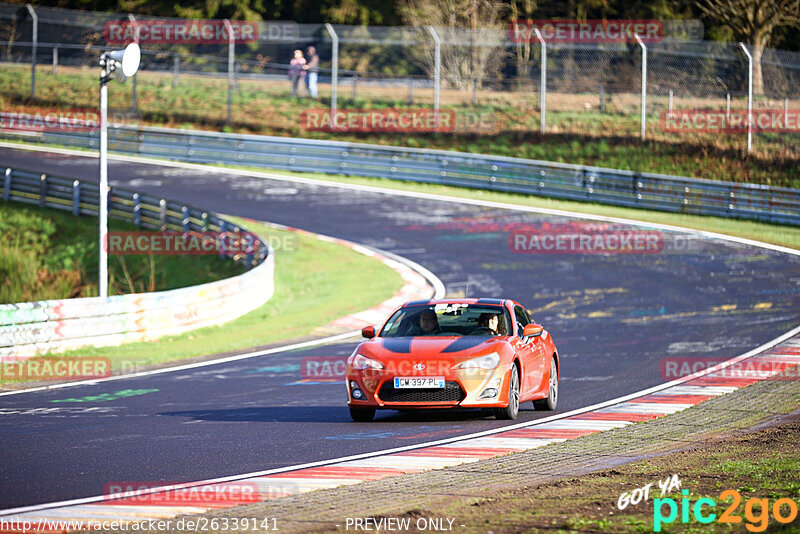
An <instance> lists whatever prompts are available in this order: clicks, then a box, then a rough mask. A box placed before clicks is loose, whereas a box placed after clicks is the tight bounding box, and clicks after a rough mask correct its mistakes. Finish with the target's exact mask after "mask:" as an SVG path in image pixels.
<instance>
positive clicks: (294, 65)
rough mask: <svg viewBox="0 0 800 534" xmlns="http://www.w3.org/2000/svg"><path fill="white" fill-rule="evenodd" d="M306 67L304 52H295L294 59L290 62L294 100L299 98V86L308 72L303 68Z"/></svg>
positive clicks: (290, 77) (290, 78)
mask: <svg viewBox="0 0 800 534" xmlns="http://www.w3.org/2000/svg"><path fill="white" fill-rule="evenodd" d="M305 65H306V58H304V57H303V51H302V50H295V51H294V57H293V58H292V60H291V61H289V80H291V82H292V98H294V97H295V96H297V84H298V82H299V81H300V78H304V77H305V75H306V71H305V70H303V68H304V67H305Z"/></svg>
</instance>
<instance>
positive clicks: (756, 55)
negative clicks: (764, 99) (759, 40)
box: [753, 45, 764, 95]
mask: <svg viewBox="0 0 800 534" xmlns="http://www.w3.org/2000/svg"><path fill="white" fill-rule="evenodd" d="M763 54H764V48H763V47H761V46H760V45H755V46H753V94H754V95H763V94H764V74H763V72H762V71H761V56H762V55H763Z"/></svg>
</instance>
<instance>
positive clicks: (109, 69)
mask: <svg viewBox="0 0 800 534" xmlns="http://www.w3.org/2000/svg"><path fill="white" fill-rule="evenodd" d="M140 60H141V51H140V50H139V45H138V44H136V43H131V44H129V45H128V46H127V47H126V48H125V50H116V51H114V52H106V53H104V54H103V55H102V56H100V66H101V67H102V69H103V70H102V71H101V72H100V191H99V195H100V198H99V200H100V202H99V206H100V209H99V213H98V218H99V219H100V250H99V256H100V264H99V268H98V286H99V287H98V293H99V295H100V296H101V297H102V298H106V297H108V250H107V249H106V241H107V239H106V237H107V235H108V87H107V85H108V82H110V81H111V79H112V78H114V77H116V78H117V80H118V81H120V82H124V81H125V80H126V79H128V78H130V77H131V76H133V75H134V74H136V71H137V70H139V61H140Z"/></svg>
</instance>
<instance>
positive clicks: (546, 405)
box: [533, 358, 558, 411]
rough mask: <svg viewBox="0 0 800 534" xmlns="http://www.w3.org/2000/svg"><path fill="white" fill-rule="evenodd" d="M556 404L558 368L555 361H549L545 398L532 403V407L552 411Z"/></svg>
mask: <svg viewBox="0 0 800 534" xmlns="http://www.w3.org/2000/svg"><path fill="white" fill-rule="evenodd" d="M557 404H558V368H557V367H556V359H555V358H553V359H551V360H550V380H549V381H548V394H547V398H544V399H540V400H535V401H533V407H534V408H536V409H537V410H542V411H553V410H555V409H556V405H557Z"/></svg>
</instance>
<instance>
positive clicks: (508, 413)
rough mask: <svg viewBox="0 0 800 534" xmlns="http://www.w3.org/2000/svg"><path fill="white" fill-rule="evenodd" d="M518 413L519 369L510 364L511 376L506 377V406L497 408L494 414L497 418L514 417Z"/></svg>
mask: <svg viewBox="0 0 800 534" xmlns="http://www.w3.org/2000/svg"><path fill="white" fill-rule="evenodd" d="M518 413H519V371H518V370H517V366H516V365H512V366H511V377H510V378H509V379H508V406H506V407H505V408H497V409H496V410H495V412H494V416H495V417H497V418H498V419H516V418H517V414H518Z"/></svg>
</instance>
